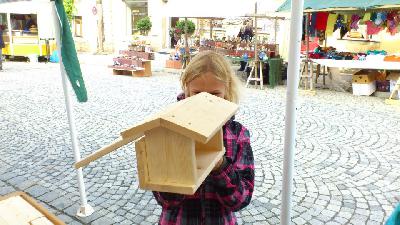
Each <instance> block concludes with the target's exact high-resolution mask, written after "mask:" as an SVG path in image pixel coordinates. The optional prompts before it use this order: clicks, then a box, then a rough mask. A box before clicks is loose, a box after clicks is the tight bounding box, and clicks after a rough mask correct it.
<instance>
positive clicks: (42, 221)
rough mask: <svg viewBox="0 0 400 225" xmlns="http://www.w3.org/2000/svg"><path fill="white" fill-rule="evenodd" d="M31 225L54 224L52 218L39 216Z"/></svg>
mask: <svg viewBox="0 0 400 225" xmlns="http://www.w3.org/2000/svg"><path fill="white" fill-rule="evenodd" d="M29 224H30V225H54V223H52V222H51V221H50V220H48V219H47V218H46V217H41V218H37V219H35V220H32V221H31V222H30V223H29Z"/></svg>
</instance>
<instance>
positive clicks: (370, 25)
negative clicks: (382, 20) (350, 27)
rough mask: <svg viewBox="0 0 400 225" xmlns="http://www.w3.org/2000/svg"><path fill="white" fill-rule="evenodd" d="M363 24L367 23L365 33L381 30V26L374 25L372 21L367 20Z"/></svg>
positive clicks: (375, 32)
mask: <svg viewBox="0 0 400 225" xmlns="http://www.w3.org/2000/svg"><path fill="white" fill-rule="evenodd" d="M365 24H366V25H367V34H368V35H373V34H377V33H379V32H380V31H381V30H382V28H381V27H379V26H377V25H375V23H374V22H372V21H367V22H365Z"/></svg>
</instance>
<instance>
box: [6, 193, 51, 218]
mask: <svg viewBox="0 0 400 225" xmlns="http://www.w3.org/2000/svg"><path fill="white" fill-rule="evenodd" d="M43 216H44V215H43V214H42V213H40V212H39V211H37V210H36V209H35V208H34V207H33V206H31V205H30V204H29V203H28V202H26V201H25V200H24V199H23V198H22V197H21V196H13V197H10V198H8V199H6V200H3V201H2V203H1V204H0V217H1V218H2V219H3V220H5V221H7V223H10V224H29V222H30V221H32V220H35V219H37V218H40V217H43Z"/></svg>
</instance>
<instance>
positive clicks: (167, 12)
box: [149, 0, 282, 18]
mask: <svg viewBox="0 0 400 225" xmlns="http://www.w3.org/2000/svg"><path fill="white" fill-rule="evenodd" d="M255 2H257V5H258V6H257V12H258V13H259V14H266V13H267V12H273V11H275V9H277V8H278V7H279V5H280V4H281V2H282V1H281V0H272V1H269V2H268V3H269V4H267V2H265V1H262V0H257V1H254V0H202V1H199V0H186V1H180V0H168V1H166V3H164V4H163V6H162V10H163V12H162V13H163V14H164V16H168V17H188V18H232V17H244V16H246V15H248V14H251V13H254V5H255ZM149 10H151V5H149Z"/></svg>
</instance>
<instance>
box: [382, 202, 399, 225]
mask: <svg viewBox="0 0 400 225" xmlns="http://www.w3.org/2000/svg"><path fill="white" fill-rule="evenodd" d="M399 224H400V204H398V205H397V207H396V208H395V209H394V211H393V212H392V214H391V215H390V217H389V219H388V220H387V221H386V223H385V225H399Z"/></svg>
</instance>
